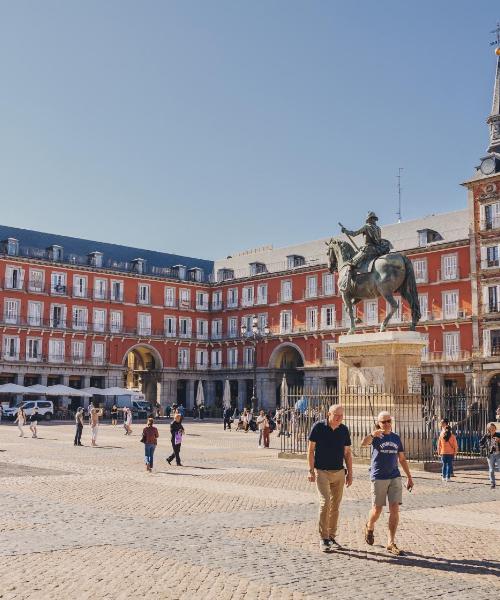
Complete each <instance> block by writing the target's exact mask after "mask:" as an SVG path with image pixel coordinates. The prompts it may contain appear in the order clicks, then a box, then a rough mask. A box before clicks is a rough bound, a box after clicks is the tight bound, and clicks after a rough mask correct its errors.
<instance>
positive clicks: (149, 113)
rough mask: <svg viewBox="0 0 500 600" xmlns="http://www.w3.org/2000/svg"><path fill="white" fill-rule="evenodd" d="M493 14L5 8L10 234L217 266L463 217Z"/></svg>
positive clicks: (69, 5) (2, 128)
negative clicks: (95, 243) (399, 179)
mask: <svg viewBox="0 0 500 600" xmlns="http://www.w3.org/2000/svg"><path fill="white" fill-rule="evenodd" d="M497 20H500V5H499V2H498V0H474V2H472V1H463V0H448V1H441V2H437V1H436V0H420V1H419V2H409V1H405V2H403V1H396V0H394V1H383V0H381V1H377V2H375V1H368V0H366V1H357V2H355V1H353V2H346V1H345V0H343V1H340V0H331V1H326V0H325V1H317V0H302V1H296V0H269V1H267V2H265V1H262V0H260V1H246V2H239V1H235V0H232V1H222V0H212V1H210V0H199V1H194V0H170V1H167V0H164V1H160V0H149V1H144V2H140V1H137V0H136V1H129V0H85V2H81V1H73V0H58V1H55V0H44V1H43V2H38V1H36V0H31V1H26V0H16V1H15V2H12V1H11V0H9V1H5V0H0V76H1V93H0V198H1V200H2V203H1V206H2V214H1V217H0V221H1V222H2V223H4V224H6V225H12V226H17V227H26V228H33V229H38V230H42V231H49V232H54V233H60V234H66V235H74V236H79V237H85V238H91V239H98V240H103V241H109V242H116V243H122V244H127V245H135V246H139V247H146V248H151V249H157V250H164V251H168V252H176V253H179V254H185V255H189V256H199V257H203V258H219V257H223V256H226V255H227V254H231V253H233V252H236V251H238V250H242V249H246V248H251V247H254V246H259V245H263V244H267V243H273V244H274V245H275V246H283V245H288V244H293V243H298V242H302V241H307V240H312V239H318V238H320V237H324V236H328V235H331V234H333V233H336V232H337V231H338V227H337V221H342V222H344V223H345V224H346V226H349V227H354V226H357V225H359V224H360V223H361V222H362V219H363V218H364V215H365V213H366V211H367V210H368V209H374V210H376V211H377V212H378V213H379V216H380V219H381V222H382V223H390V222H394V221H395V220H396V215H395V213H396V207H397V194H396V174H397V169H398V167H404V171H403V218H405V219H409V218H413V217H418V216H422V215H425V214H429V213H432V212H443V211H447V210H454V209H458V208H463V207H465V191H464V190H463V189H462V188H461V187H460V186H459V184H460V182H462V181H464V180H465V179H466V178H467V177H469V176H470V175H471V174H472V172H473V167H474V166H475V165H476V164H478V159H479V157H480V156H482V155H483V154H484V152H485V149H486V146H487V129H486V125H485V122H484V120H485V118H486V116H487V115H488V113H489V111H490V108H491V94H492V86H493V76H494V67H495V59H494V55H493V52H492V50H491V48H489V46H488V43H489V41H490V40H491V39H492V37H493V36H491V35H489V33H488V32H489V31H490V30H492V29H493V28H494V27H495V24H496V22H497Z"/></svg>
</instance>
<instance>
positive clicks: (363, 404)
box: [336, 331, 432, 460]
mask: <svg viewBox="0 0 500 600" xmlns="http://www.w3.org/2000/svg"><path fill="white" fill-rule="evenodd" d="M424 346H425V341H424V340H423V338H422V336H421V335H420V334H419V333H417V332H415V331H384V332H380V333H368V334H359V335H357V334H353V335H343V336H340V337H339V341H338V343H337V344H336V350H337V356H338V361H339V401H340V402H341V403H342V405H343V406H344V408H345V412H346V421H347V422H349V423H351V431H352V437H353V438H354V440H355V441H354V444H355V445H356V442H360V441H361V439H362V438H363V437H364V436H365V435H366V434H367V433H369V432H370V431H372V429H373V427H374V425H375V419H376V416H377V414H378V413H379V412H380V411H382V410H386V411H388V412H389V413H390V414H391V415H393V417H394V424H393V428H394V431H396V433H398V434H399V435H400V437H401V439H402V441H403V445H404V447H405V452H406V453H407V456H408V457H409V458H418V459H419V460H425V459H430V458H431V457H432V437H431V435H430V433H431V430H430V428H429V423H430V420H429V418H428V416H427V415H426V410H425V407H423V405H422V398H421V354H422V348H423V347H424Z"/></svg>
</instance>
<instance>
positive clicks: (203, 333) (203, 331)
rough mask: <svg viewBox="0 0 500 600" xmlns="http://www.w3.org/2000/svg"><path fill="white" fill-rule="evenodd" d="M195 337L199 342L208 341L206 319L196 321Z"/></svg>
mask: <svg viewBox="0 0 500 600" xmlns="http://www.w3.org/2000/svg"><path fill="white" fill-rule="evenodd" d="M196 337H197V338H198V339H199V340H206V339H208V321H207V320H206V319H196Z"/></svg>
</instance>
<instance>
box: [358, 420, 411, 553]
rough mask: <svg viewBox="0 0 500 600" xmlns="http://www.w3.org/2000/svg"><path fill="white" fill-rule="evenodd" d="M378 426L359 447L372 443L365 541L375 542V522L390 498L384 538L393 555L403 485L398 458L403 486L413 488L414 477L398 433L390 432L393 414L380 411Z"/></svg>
mask: <svg viewBox="0 0 500 600" xmlns="http://www.w3.org/2000/svg"><path fill="white" fill-rule="evenodd" d="M377 425H378V427H377V428H376V429H374V430H373V432H372V433H370V434H368V435H367V436H366V437H365V438H364V439H363V441H362V442H361V446H362V447H363V446H370V445H371V446H372V461H371V467H370V472H371V489H372V501H373V502H372V504H373V505H372V509H371V511H370V514H369V515H368V522H367V523H366V525H365V541H366V543H367V544H369V545H370V546H372V545H373V542H374V541H375V538H374V535H373V534H374V529H375V523H376V522H377V520H378V518H379V517H380V513H381V512H382V509H383V508H384V506H385V505H386V502H387V500H388V501H389V531H388V538H387V551H388V552H390V553H391V554H394V555H395V556H399V555H400V554H401V550H400V549H399V548H398V547H397V546H396V543H395V541H394V539H395V537H396V530H397V528H398V523H399V506H400V504H402V503H403V484H402V482H401V473H400V472H399V468H398V461H399V463H400V464H401V467H402V469H403V471H404V472H405V475H406V477H407V482H406V488H407V489H408V491H411V490H412V489H413V479H412V477H411V473H410V469H409V467H408V463H407V461H406V458H405V455H404V451H403V443H402V442H401V438H400V437H399V435H397V434H396V433H394V432H393V431H392V417H391V415H390V413H388V412H387V411H382V412H381V413H379V415H378V417H377Z"/></svg>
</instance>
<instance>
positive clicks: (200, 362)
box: [196, 348, 208, 369]
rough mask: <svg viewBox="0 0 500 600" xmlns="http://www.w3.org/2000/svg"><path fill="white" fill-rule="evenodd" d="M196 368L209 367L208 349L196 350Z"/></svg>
mask: <svg viewBox="0 0 500 600" xmlns="http://www.w3.org/2000/svg"><path fill="white" fill-rule="evenodd" d="M196 368H197V369H207V368H208V351H207V350H204V349H203V348H198V349H197V350H196Z"/></svg>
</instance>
